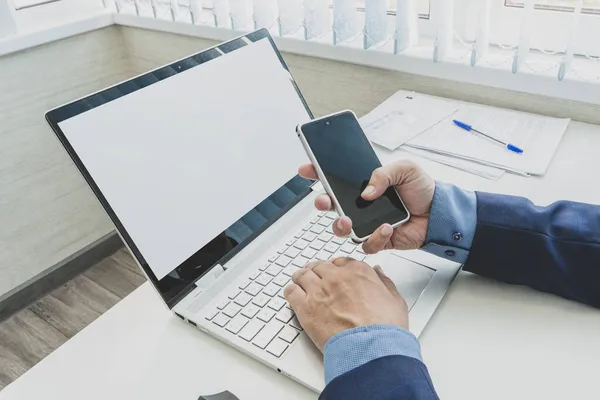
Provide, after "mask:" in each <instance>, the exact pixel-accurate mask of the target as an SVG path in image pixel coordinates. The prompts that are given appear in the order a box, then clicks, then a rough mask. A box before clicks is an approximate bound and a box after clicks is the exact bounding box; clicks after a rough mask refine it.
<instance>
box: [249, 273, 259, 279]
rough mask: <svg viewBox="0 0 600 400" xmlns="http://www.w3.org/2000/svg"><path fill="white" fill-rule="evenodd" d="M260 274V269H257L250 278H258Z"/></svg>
mask: <svg viewBox="0 0 600 400" xmlns="http://www.w3.org/2000/svg"><path fill="white" fill-rule="evenodd" d="M259 275H260V271H256V272H254V273H253V274H252V275H250V280H251V281H253V280H255V279H256V278H258V276H259Z"/></svg>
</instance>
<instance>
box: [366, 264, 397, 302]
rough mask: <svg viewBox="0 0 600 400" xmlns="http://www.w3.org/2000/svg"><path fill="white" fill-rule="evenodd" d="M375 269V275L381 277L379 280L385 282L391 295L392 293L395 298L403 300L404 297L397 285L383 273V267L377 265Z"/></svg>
mask: <svg viewBox="0 0 600 400" xmlns="http://www.w3.org/2000/svg"><path fill="white" fill-rule="evenodd" d="M373 269H374V270H375V273H377V276H378V277H379V279H381V282H383V284H384V285H385V287H386V288H387V289H388V290H389V291H390V293H392V294H393V295H394V296H396V297H399V298H401V299H402V296H401V295H400V293H399V292H398V289H397V288H396V285H395V284H394V282H392V280H391V279H390V278H389V277H388V276H387V275H386V274H385V273H384V272H383V270H382V269H381V267H380V266H379V265H376V266H374V267H373ZM403 300H404V299H403Z"/></svg>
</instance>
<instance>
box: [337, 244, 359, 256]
mask: <svg viewBox="0 0 600 400" xmlns="http://www.w3.org/2000/svg"><path fill="white" fill-rule="evenodd" d="M354 249H356V246H355V245H353V244H352V243H350V242H347V243H345V244H344V245H343V246H342V247H341V249H340V250H342V251H343V252H344V253H348V254H350V253H352V252H353V251H354Z"/></svg>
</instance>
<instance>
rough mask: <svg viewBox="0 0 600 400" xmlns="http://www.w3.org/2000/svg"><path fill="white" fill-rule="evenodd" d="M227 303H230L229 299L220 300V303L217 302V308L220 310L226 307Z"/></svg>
mask: <svg viewBox="0 0 600 400" xmlns="http://www.w3.org/2000/svg"><path fill="white" fill-rule="evenodd" d="M227 304H229V299H225V300H223V301H222V302H220V303H219V304H217V308H218V309H219V310H222V309H224V308H225V307H227Z"/></svg>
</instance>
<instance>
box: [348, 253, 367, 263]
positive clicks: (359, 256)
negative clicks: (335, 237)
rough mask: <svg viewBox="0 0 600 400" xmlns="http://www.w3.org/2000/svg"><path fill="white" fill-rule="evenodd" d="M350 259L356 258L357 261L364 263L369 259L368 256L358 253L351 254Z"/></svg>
mask: <svg viewBox="0 0 600 400" xmlns="http://www.w3.org/2000/svg"><path fill="white" fill-rule="evenodd" d="M350 257H352V258H354V259H355V260H357V261H364V259H365V258H367V256H366V255H364V254H363V253H360V252H358V251H354V252H353V253H352V254H350Z"/></svg>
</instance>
